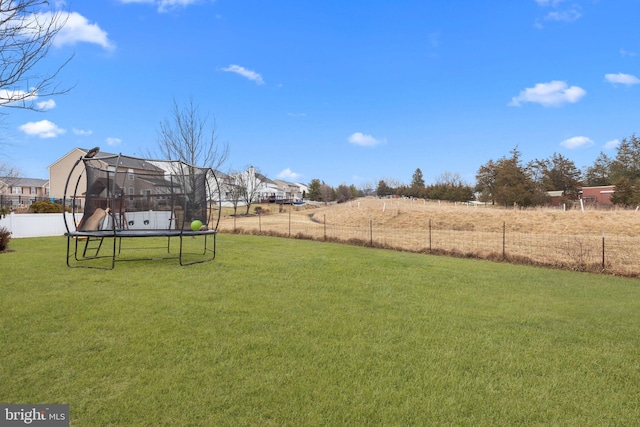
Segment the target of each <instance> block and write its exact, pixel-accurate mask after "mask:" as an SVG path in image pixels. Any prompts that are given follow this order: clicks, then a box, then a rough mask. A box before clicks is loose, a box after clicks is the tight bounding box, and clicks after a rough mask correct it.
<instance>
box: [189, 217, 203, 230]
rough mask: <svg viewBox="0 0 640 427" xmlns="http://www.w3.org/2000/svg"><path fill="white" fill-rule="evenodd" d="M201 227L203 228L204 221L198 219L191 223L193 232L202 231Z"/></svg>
mask: <svg viewBox="0 0 640 427" xmlns="http://www.w3.org/2000/svg"><path fill="white" fill-rule="evenodd" d="M200 227H202V221H200V220H199V219H196V220H195V221H192V222H191V229H192V230H193V231H198V230H200Z"/></svg>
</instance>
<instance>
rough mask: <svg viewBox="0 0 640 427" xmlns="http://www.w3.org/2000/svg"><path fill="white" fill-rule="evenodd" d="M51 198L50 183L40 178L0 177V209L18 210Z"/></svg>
mask: <svg viewBox="0 0 640 427" xmlns="http://www.w3.org/2000/svg"><path fill="white" fill-rule="evenodd" d="M46 198H49V181H48V180H46V179H38V178H20V177H6V176H5V177H0V207H2V208H9V207H10V208H12V209H17V208H18V207H25V208H26V207H29V206H30V205H31V204H32V203H34V202H36V201H38V200H43V199H46Z"/></svg>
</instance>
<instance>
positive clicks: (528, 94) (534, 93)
mask: <svg viewBox="0 0 640 427" xmlns="http://www.w3.org/2000/svg"><path fill="white" fill-rule="evenodd" d="M586 94H587V91H585V90H584V89H582V88H581V87H578V86H571V87H569V86H568V85H567V83H565V82H562V81H558V80H554V81H551V82H548V83H538V84H536V85H535V86H534V87H529V88H526V89H525V90H523V91H521V92H520V94H519V95H518V96H515V97H513V98H511V102H510V103H509V106H511V107H519V106H520V105H521V104H522V103H523V102H534V103H538V104H541V105H543V106H545V107H551V106H557V105H562V104H566V103H567V102H569V103H575V102H578V101H579V100H580V99H581V98H582V97H584V96H585V95H586Z"/></svg>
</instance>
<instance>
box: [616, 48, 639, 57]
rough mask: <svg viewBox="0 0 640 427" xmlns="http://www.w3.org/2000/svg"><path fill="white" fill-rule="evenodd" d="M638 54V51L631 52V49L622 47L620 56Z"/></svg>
mask: <svg viewBox="0 0 640 427" xmlns="http://www.w3.org/2000/svg"><path fill="white" fill-rule="evenodd" d="M636 55H637V53H635V52H631V51H628V50H626V49H620V56H622V57H623V58H624V57H626V56H636Z"/></svg>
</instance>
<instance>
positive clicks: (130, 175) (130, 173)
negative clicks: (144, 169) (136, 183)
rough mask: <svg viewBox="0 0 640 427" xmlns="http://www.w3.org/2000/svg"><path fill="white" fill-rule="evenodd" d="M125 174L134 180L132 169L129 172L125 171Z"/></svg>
mask: <svg viewBox="0 0 640 427" xmlns="http://www.w3.org/2000/svg"><path fill="white" fill-rule="evenodd" d="M127 173H128V174H129V179H134V178H135V175H134V173H133V169H129V170H128V171H127Z"/></svg>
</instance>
